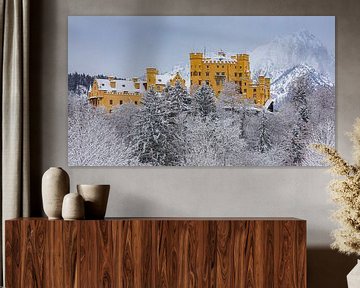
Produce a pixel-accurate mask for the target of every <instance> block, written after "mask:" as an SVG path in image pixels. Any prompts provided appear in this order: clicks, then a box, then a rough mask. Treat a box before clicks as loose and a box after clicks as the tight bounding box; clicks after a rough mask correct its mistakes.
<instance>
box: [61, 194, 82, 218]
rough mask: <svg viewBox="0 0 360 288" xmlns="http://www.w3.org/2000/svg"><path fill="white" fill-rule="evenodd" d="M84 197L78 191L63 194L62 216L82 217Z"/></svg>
mask: <svg viewBox="0 0 360 288" xmlns="http://www.w3.org/2000/svg"><path fill="white" fill-rule="evenodd" d="M84 216H85V209H84V199H83V198H82V197H81V195H80V194H79V193H76V192H75V193H69V194H67V195H65V197H64V200H63V204H62V217H63V218H64V220H80V219H84Z"/></svg>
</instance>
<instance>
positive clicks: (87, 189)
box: [77, 184, 110, 219]
mask: <svg viewBox="0 0 360 288" xmlns="http://www.w3.org/2000/svg"><path fill="white" fill-rule="evenodd" d="M77 191H78V192H79V194H80V195H81V196H82V197H83V198H84V201H85V219H104V217H105V213H106V206H107V202H108V198H109V192H110V185H86V184H81V185H77Z"/></svg>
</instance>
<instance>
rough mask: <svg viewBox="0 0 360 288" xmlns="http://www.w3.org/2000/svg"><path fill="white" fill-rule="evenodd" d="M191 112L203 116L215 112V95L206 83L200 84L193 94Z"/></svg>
mask: <svg viewBox="0 0 360 288" xmlns="http://www.w3.org/2000/svg"><path fill="white" fill-rule="evenodd" d="M192 100H193V101H192V105H193V113H194V114H195V115H199V116H201V117H203V118H205V117H208V116H212V115H214V114H215V111H216V105H215V95H214V91H213V90H212V89H211V87H209V86H208V85H206V84H203V85H201V86H200V87H199V88H198V89H197V90H196V91H195V94H194V95H193V99H192Z"/></svg>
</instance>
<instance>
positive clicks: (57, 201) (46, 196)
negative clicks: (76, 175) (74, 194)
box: [41, 167, 70, 219]
mask: <svg viewBox="0 0 360 288" xmlns="http://www.w3.org/2000/svg"><path fill="white" fill-rule="evenodd" d="M69 188H70V180H69V175H68V174H67V173H66V171H64V170H63V169H62V168H60V167H51V168H49V169H48V170H47V171H46V172H45V173H44V175H43V177H42V184H41V194H42V200H43V208H44V211H45V214H46V215H47V216H48V218H49V219H61V209H62V202H63V198H64V196H65V195H66V194H68V193H69Z"/></svg>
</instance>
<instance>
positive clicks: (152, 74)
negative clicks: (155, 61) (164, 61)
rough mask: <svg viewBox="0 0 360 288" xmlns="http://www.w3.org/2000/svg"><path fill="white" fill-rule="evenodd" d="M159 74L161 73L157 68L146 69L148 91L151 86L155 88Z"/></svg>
mask: <svg viewBox="0 0 360 288" xmlns="http://www.w3.org/2000/svg"><path fill="white" fill-rule="evenodd" d="M158 74H159V71H158V70H157V69H156V68H152V67H148V68H146V82H147V87H148V89H149V88H150V87H151V86H153V87H154V86H155V84H156V75H158Z"/></svg>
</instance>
